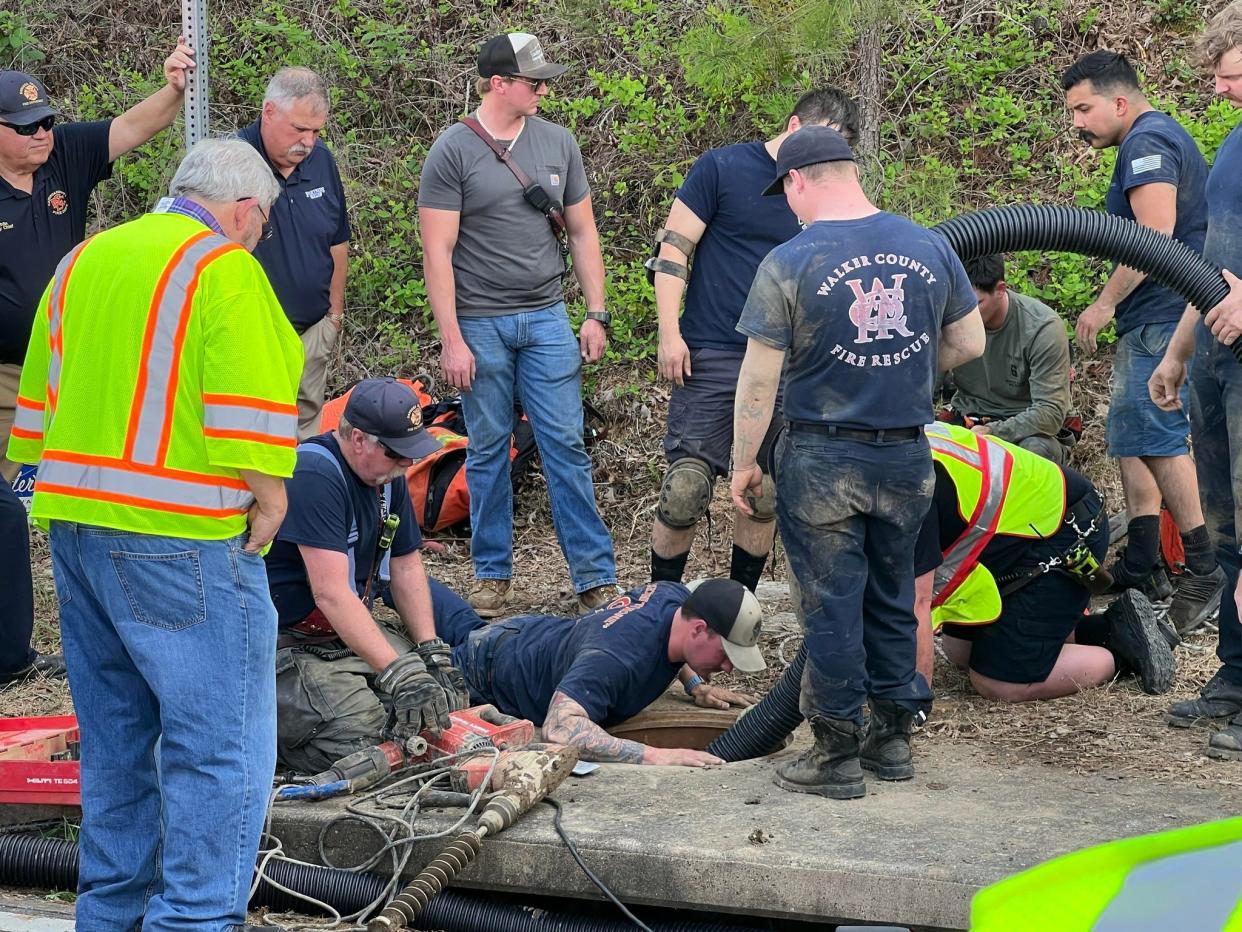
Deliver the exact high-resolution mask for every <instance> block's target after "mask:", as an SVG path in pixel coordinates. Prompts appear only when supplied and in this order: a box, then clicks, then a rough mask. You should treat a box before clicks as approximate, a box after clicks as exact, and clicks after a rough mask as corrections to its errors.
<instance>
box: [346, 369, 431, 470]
mask: <svg viewBox="0 0 1242 932" xmlns="http://www.w3.org/2000/svg"><path fill="white" fill-rule="evenodd" d="M345 419H346V420H347V421H349V423H350V424H352V425H353V426H354V427H357V428H358V429H359V430H361V431H365V432H366V433H368V434H374V435H375V436H376V437H378V438H379V439H380V442H381V443H382V444H384V446H386V447H388V448H389V449H390V450H392V451H394V452H395V453H400V454H401V455H402V456H405V457H408V458H409V459H412V460H421V459H422V458H423V457H425V456H430V455H431V454H432V453H435V452H436V451H437V450H439V449H440V441H438V440H437V439H436V438H435V437H433V436H431V434H429V433H427V431H426V430H424V429H423V405H422V402H421V401H419V398H418V395H417V394H416V393H415V391H414V389H412V388H410V386H408V385H406V384H405V383H404V382H398V381H397V380H396V379H393V378H383V379H364V380H363V381H361V382H359V383H358V384H357V385H355V386H354V388H353V391H351V392H350V393H349V401H347V402H346V403H345Z"/></svg>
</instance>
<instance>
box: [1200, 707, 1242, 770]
mask: <svg viewBox="0 0 1242 932" xmlns="http://www.w3.org/2000/svg"><path fill="white" fill-rule="evenodd" d="M1207 754H1208V757H1215V758H1216V759H1217V760H1242V715H1235V716H1234V718H1233V721H1232V722H1230V723H1229V725H1228V727H1226V728H1224V729H1222V730H1221V731H1218V732H1216V733H1215V734H1214V735H1212V737H1210V738H1208V749H1207Z"/></svg>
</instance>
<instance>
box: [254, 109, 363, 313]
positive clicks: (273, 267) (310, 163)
mask: <svg viewBox="0 0 1242 932" xmlns="http://www.w3.org/2000/svg"><path fill="white" fill-rule="evenodd" d="M237 135H238V136H240V137H241V138H242V139H244V140H246V142H248V143H250V144H251V145H252V146H254V147H255V148H256V149H258V150H259V154H260V155H262V156H263V158H264V159H267V152H266V151H264V149H263V137H262V136H261V135H260V133H259V121H258V120H256V121H255V122H253V123H251V124H250V125H249V126H247V127H246V128H245V129H243V130H241V131H240V132H239V133H238V134H237ZM268 163H269V164H271V163H270V160H269V162H268ZM272 174H273V175H275V176H276V180H277V181H279V182H280V196H279V197H278V198H277V199H276V203H275V204H273V205H272V211H271V213H270V214H269V216H268V219H269V220H270V221H271V224H272V229H273V231H274V234H273V236H272V238H271V239H269V240H265V241H263V242H262V243H259V245H258V247H257V248H256V249H255V250H254V257H255V258H256V259H258V260H259V264H260V265H262V266H263V270H264V271H265V272H267V278H268V281H270V282H271V283H272V290H273V291H275V292H276V297H277V299H278V300H279V301H280V306H281V307H282V308H284V311H285V316H286V317H288V318H289V322H290V323H291V324H293V328H294V329H295V330H297V331H298V332H299V333H301V332H302V331H303V330H305V329H306V328H307V327H310V326H312V325H314V324H317V323H318V322H319V321H320V320H322V319H323V318H324V316H325V315H326V314H327V313H328V301H329V292H330V290H331V289H330V286H331V284H332V271H333V268H334V263H333V262H332V255H331V253H329V251H328V250H329V249H331V248H332V247H333V246H339V245H340V244H341V243H348V242H349V235H350V230H349V216H348V214H347V213H346V212H345V188H344V187H343V186H342V185H341V175H340V172H338V171H337V168H336V159H334V158H333V157H332V152H331V151H330V150H329V149H328V147H327V146H326V145H324V143H323V140H322V139H320V140H316V141H315V148H314V149H312V150H311V153H310V155H308V156H307V157H306V158H304V159H302V161H301V162H299V163H298V164H297V165H296V166H295V167H294V169H293V171H292V172H290V173H289V177H288V178H285V177H284V176H283V175H281V173H280V172H278V171H276V169H275V167H274V166H273V168H272Z"/></svg>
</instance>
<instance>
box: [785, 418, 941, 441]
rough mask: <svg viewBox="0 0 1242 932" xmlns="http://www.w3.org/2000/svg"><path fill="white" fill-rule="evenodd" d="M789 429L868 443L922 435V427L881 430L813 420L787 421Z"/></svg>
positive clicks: (910, 438) (907, 438)
mask: <svg viewBox="0 0 1242 932" xmlns="http://www.w3.org/2000/svg"><path fill="white" fill-rule="evenodd" d="M788 423H789V429H790V430H791V431H794V430H796V431H805V432H806V433H808V434H823V435H824V436H826V437H840V438H841V439H842V440H865V441H867V442H869V443H886V442H892V441H897V440H917V439H918V438H919V437H921V436H922V435H923V428H922V427H887V428H883V429H881V430H864V429H862V428H860V427H842V426H840V425H839V424H821V423H818V422H815V421H789V422H788Z"/></svg>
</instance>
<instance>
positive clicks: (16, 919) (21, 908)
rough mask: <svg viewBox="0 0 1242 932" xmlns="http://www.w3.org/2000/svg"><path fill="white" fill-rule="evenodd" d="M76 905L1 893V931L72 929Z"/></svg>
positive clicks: (39, 931) (67, 931) (31, 931)
mask: <svg viewBox="0 0 1242 932" xmlns="http://www.w3.org/2000/svg"><path fill="white" fill-rule="evenodd" d="M73 930H74V923H73V905H72V904H70V903H57V902H55V901H53V900H48V899H45V898H43V897H40V896H30V895H23V894H20V893H0V932H73Z"/></svg>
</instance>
